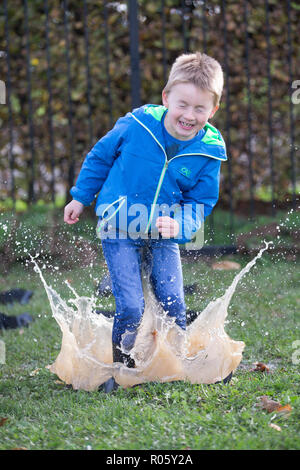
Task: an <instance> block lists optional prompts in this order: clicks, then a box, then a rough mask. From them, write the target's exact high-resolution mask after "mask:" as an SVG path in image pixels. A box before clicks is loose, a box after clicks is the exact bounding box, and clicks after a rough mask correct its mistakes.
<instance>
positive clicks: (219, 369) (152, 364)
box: [31, 242, 272, 391]
mask: <svg viewBox="0 0 300 470" xmlns="http://www.w3.org/2000/svg"><path fill="white" fill-rule="evenodd" d="M270 243H272V242H269V243H267V242H265V247H264V248H262V249H261V250H260V252H259V253H258V255H257V256H256V257H255V258H254V259H253V260H252V261H250V262H249V263H248V264H247V265H246V266H245V268H243V269H242V270H241V271H240V272H239V273H238V274H237V275H236V277H235V278H234V280H233V282H232V284H231V285H230V286H229V287H228V289H227V290H226V292H225V294H224V295H223V296H222V297H220V298H218V299H216V300H214V301H212V302H210V303H209V304H208V305H207V307H206V308H205V309H204V310H203V312H202V313H201V314H199V316H198V317H197V318H196V320H194V322H193V323H191V324H190V325H189V326H188V327H187V329H186V331H183V330H182V329H181V328H180V327H178V326H177V325H176V324H175V323H174V319H172V318H170V317H168V316H167V315H166V314H165V313H164V312H163V310H162V308H161V306H160V305H159V303H158V301H157V300H156V298H155V295H154V293H153V291H152V289H151V285H150V282H149V278H148V277H147V276H146V275H145V274H144V275H143V289H144V296H145V310H144V315H143V320H142V322H141V325H140V327H139V329H138V334H137V338H136V341H135V345H134V347H133V349H132V350H131V351H130V355H131V356H132V357H133V359H134V360H135V364H136V367H135V368H133V369H130V368H127V367H126V366H125V365H124V364H121V363H113V358H112V340H111V336H112V326H113V318H107V317H105V316H104V315H101V314H100V315H98V314H96V313H95V312H94V306H95V305H94V302H95V299H91V298H88V297H80V296H78V295H77V293H76V292H75V291H74V289H72V288H71V286H68V287H69V288H70V289H71V291H72V293H73V294H74V296H75V297H74V298H73V299H70V300H69V303H71V304H72V307H71V306H69V305H68V304H67V302H65V301H64V300H63V299H62V298H61V297H60V295H59V294H58V293H57V292H56V291H55V290H54V289H53V288H52V287H51V286H49V285H48V284H47V283H46V281H45V279H44V277H43V275H42V272H41V270H40V268H39V267H38V265H37V264H36V262H35V260H34V258H32V257H31V260H32V262H33V263H34V270H35V271H36V272H37V273H38V274H39V276H40V278H41V281H42V283H43V285H44V287H45V290H46V292H47V295H48V299H49V302H50V306H51V310H52V313H53V316H54V318H55V320H56V321H57V323H58V325H59V327H60V329H61V331H62V344H61V350H60V353H59V354H58V356H57V358H56V360H55V362H54V363H53V364H52V365H50V366H48V368H49V369H50V371H51V372H53V373H55V374H56V375H57V376H58V377H59V378H60V379H61V380H63V381H64V382H66V383H67V384H71V385H72V386H73V388H74V389H83V390H86V391H91V390H96V389H97V388H98V387H99V385H101V384H102V383H103V382H105V381H106V380H107V379H109V378H110V377H111V376H113V377H114V378H115V380H116V381H117V382H118V383H119V384H120V385H121V386H123V387H124V388H126V387H131V386H134V385H136V384H140V383H145V382H149V381H160V382H170V381H174V380H184V381H189V382H191V383H205V384H208V383H215V382H217V381H220V380H223V379H224V378H225V377H227V376H228V375H229V374H230V372H232V371H234V370H235V369H236V368H237V366H238V365H239V363H240V362H241V359H242V352H243V350H244V347H245V344H244V343H243V342H242V341H234V340H232V339H231V338H230V337H229V336H228V335H227V334H226V332H225V330H224V323H225V319H226V317H227V314H228V312H227V309H228V306H229V303H230V300H231V298H232V296H233V294H234V292H235V289H236V286H237V284H238V282H239V281H240V279H241V278H242V277H243V276H244V275H245V274H246V273H248V272H249V270H250V269H251V268H252V266H254V265H255V263H256V261H257V260H258V259H259V258H261V256H262V254H263V252H264V251H265V250H267V249H268V246H269V245H270ZM124 336H125V335H124ZM123 341H124V337H123ZM124 352H126V351H124Z"/></svg>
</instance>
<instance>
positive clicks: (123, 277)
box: [102, 238, 186, 349]
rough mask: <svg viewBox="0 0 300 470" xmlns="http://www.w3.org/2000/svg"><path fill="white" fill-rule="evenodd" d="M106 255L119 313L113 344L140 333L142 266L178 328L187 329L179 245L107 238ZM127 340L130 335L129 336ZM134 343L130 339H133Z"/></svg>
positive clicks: (142, 300)
mask: <svg viewBox="0 0 300 470" xmlns="http://www.w3.org/2000/svg"><path fill="white" fill-rule="evenodd" d="M102 248H103V253H104V256H105V259H106V263H107V266H108V269H109V272H110V277H111V283H112V291H113V294H114V297H115V301H116V314H115V317H114V325H113V332H112V341H113V343H115V344H117V345H120V344H121V340H122V335H123V334H124V333H125V331H126V330H127V331H129V332H132V335H128V339H129V338H130V336H131V338H132V344H131V345H130V344H128V345H126V347H127V348H128V349H130V347H132V346H133V344H134V340H135V336H136V330H137V327H138V326H139V324H140V322H141V319H142V316H143V312H144V305H145V304H144V295H143V288H142V278H141V266H142V263H143V265H144V266H145V267H146V269H147V271H148V273H149V275H150V281H151V283H152V286H153V290H154V293H155V295H156V297H157V299H158V301H159V302H160V303H161V305H162V307H163V309H164V311H165V312H166V313H167V314H168V315H169V316H171V317H175V321H176V323H177V325H179V326H180V327H181V328H182V329H185V328H186V307H185V302H184V293H183V279H182V268H181V259H180V252H179V246H178V244H177V243H175V242H174V241H173V240H169V239H137V240H132V239H130V238H129V239H105V240H102ZM126 339H127V335H126ZM129 341H130V339H129Z"/></svg>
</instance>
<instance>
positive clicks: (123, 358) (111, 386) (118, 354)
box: [99, 343, 135, 393]
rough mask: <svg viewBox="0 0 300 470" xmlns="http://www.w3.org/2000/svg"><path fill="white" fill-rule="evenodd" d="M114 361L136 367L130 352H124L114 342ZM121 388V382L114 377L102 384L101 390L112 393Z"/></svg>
mask: <svg viewBox="0 0 300 470" xmlns="http://www.w3.org/2000/svg"><path fill="white" fill-rule="evenodd" d="M113 362H121V363H122V364H125V366H126V367H129V368H130V369H133V368H134V367H135V362H134V360H133V359H132V358H131V357H130V356H129V354H124V353H123V352H122V351H121V349H120V348H119V347H118V346H117V345H116V344H114V343H113ZM118 388H119V384H118V383H117V382H116V381H115V379H114V378H113V377H111V378H110V379H108V380H107V381H106V382H104V384H102V385H100V387H99V390H100V391H102V392H104V393H110V392H113V391H114V390H117V389H118Z"/></svg>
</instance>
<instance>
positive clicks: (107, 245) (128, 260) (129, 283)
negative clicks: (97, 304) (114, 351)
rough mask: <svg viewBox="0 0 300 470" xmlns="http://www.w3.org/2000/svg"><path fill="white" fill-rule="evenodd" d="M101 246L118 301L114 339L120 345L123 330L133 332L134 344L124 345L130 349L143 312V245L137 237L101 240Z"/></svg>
mask: <svg viewBox="0 0 300 470" xmlns="http://www.w3.org/2000/svg"><path fill="white" fill-rule="evenodd" d="M102 248H103V253H104V256H105V259H106V263H107V266H108V269H109V272H110V277H111V283H112V292H113V294H114V297H115V301H116V314H115V317H114V324H113V331H112V341H113V343H114V344H117V345H120V344H121V340H122V335H123V333H125V331H126V330H127V331H130V332H133V334H132V335H129V336H128V341H129V342H131V343H132V344H126V345H125V347H126V349H130V348H131V347H132V346H133V344H134V341H135V336H136V335H135V334H134V333H135V332H136V330H137V327H138V326H139V324H140V322H141V319H142V315H143V312H144V294H143V287H142V280H141V253H140V246H139V244H138V243H136V242H135V241H134V240H130V239H121V240H118V239H116V240H102ZM126 338H127V337H126Z"/></svg>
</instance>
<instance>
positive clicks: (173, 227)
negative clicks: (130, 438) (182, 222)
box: [155, 216, 179, 238]
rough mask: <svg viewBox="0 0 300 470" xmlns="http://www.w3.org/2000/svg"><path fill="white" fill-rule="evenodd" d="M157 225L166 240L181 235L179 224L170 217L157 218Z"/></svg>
mask: <svg viewBox="0 0 300 470" xmlns="http://www.w3.org/2000/svg"><path fill="white" fill-rule="evenodd" d="M155 225H156V227H157V229H158V231H159V233H161V235H162V236H163V237H164V238H173V237H174V238H175V237H176V236H177V235H178V233H179V223H178V222H177V220H174V219H171V217H169V216H163V217H157V219H156V223H155Z"/></svg>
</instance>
